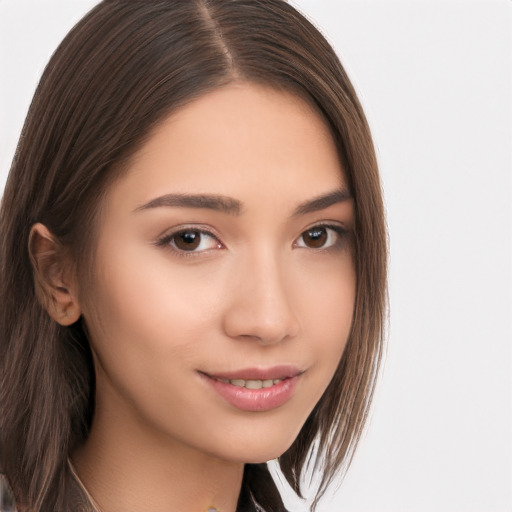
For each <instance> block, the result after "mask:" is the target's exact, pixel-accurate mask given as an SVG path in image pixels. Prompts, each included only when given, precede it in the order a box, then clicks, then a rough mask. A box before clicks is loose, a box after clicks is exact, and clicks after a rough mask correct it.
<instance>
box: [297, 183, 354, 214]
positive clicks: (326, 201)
mask: <svg viewBox="0 0 512 512" xmlns="http://www.w3.org/2000/svg"><path fill="white" fill-rule="evenodd" d="M351 198H352V194H351V193H350V191H349V190H348V189H346V188H340V189H338V190H334V191H333V192H328V193H327V194H322V195H320V196H318V197H315V198H314V199H311V200H309V201H305V202H303V203H301V204H299V206H297V208H295V211H294V212H293V217H297V216H299V215H305V214H307V213H312V212H317V211H320V210H324V209H325V208H329V206H332V205H334V204H337V203H343V202H345V201H348V200H349V199H351Z"/></svg>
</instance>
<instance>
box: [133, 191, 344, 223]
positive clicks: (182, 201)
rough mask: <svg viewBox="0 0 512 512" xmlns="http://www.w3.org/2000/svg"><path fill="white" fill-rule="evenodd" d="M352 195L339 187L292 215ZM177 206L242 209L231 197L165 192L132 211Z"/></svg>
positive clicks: (229, 211)
mask: <svg viewBox="0 0 512 512" xmlns="http://www.w3.org/2000/svg"><path fill="white" fill-rule="evenodd" d="M351 197H352V195H351V194H350V192H349V190H348V189H346V188H340V189H338V190H334V191H332V192H328V193H326V194H322V195H320V196H318V197H315V198H314V199H310V200H308V201H304V202H303V203H301V204H299V206H297V208H295V210H294V212H293V214H292V217H298V216H300V215H305V214H307V213H312V212H316V211H320V210H324V209H325V208H328V207H329V206H332V205H334V204H337V203H342V202H344V201H347V200H349V199H351ZM161 207H179V208H204V209H208V210H214V211H218V212H222V213H227V214H229V215H237V216H238V215H240V214H241V213H242V211H243V207H242V203H241V202H240V201H239V200H237V199H233V198H232V197H227V196H222V195H210V194H165V195H163V196H159V197H156V198H155V199H152V200H151V201H149V202H147V203H145V204H143V205H141V206H138V207H137V208H135V210H134V211H136V212H137V211H141V210H149V209H151V208H161Z"/></svg>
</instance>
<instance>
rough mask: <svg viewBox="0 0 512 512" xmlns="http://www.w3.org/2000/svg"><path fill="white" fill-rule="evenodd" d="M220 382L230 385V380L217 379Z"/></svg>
mask: <svg viewBox="0 0 512 512" xmlns="http://www.w3.org/2000/svg"><path fill="white" fill-rule="evenodd" d="M217 380H219V381H220V382H224V384H229V379H217Z"/></svg>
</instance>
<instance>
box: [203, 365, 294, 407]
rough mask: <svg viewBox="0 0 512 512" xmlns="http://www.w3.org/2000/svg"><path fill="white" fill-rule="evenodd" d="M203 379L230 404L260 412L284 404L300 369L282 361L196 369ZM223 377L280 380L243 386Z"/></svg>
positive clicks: (291, 393)
mask: <svg viewBox="0 0 512 512" xmlns="http://www.w3.org/2000/svg"><path fill="white" fill-rule="evenodd" d="M198 373H199V375H200V376H201V377H202V378H203V380H204V381H205V382H206V383H207V384H208V385H209V387H210V388H211V389H213V390H214V391H215V392H216V393H217V394H218V395H220V396H221V397H222V398H223V399H224V400H226V401H227V402H228V403H229V404H230V405H232V406H233V407H235V408H236V409H240V410H242V411H251V412H264V411H270V410H272V409H276V408H277V407H280V406H282V405H284V404H285V403H286V402H287V401H288V400H289V399H290V398H291V397H292V396H293V393H294V391H295V388H296V386H297V383H298V381H299V379H300V377H301V375H302V374H303V373H304V371H303V370H301V369H300V368H299V367H298V366H296V365H291V364H286V365H278V366H272V367H267V368H263V367H260V368H244V369H240V370H235V371H229V372H219V373H212V374H210V373H205V372H198ZM220 379H223V380H226V379H227V380H234V379H243V380H270V379H272V380H276V379H280V382H278V383H277V384H273V385H272V386H270V387H268V388H261V389H247V388H245V387H239V386H235V385H233V384H230V383H226V382H222V381H221V380H220Z"/></svg>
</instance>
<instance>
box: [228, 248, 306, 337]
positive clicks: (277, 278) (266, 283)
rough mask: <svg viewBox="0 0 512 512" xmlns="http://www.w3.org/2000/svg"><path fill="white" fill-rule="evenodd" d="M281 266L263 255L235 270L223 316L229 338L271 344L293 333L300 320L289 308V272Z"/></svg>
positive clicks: (294, 333) (290, 296) (290, 303)
mask: <svg viewBox="0 0 512 512" xmlns="http://www.w3.org/2000/svg"><path fill="white" fill-rule="evenodd" d="M284 266H285V265H284V264H283V263H282V262H281V263H280V262H279V259H278V258H277V257H275V256H273V255H270V254H266V255H261V257H253V258H250V259H249V261H248V262H246V264H245V265H241V266H240V267H239V268H238V269H237V271H236V272H235V274H236V280H233V281H232V282H233V286H232V287H231V290H232V296H231V300H230V301H228V304H229V305H228V307H227V308H226V310H225V313H224V318H223V328H224V332H225V333H226V334H227V335H228V336H229V337H231V338H236V339H240V340H251V339H252V340H256V341H258V342H259V343H260V344H262V345H272V344H275V343H279V342H281V341H283V340H285V339H287V338H293V337H295V336H297V334H298V333H299V331H300V321H299V317H298V316H297V311H295V310H294V308H293V300H292V299H293V297H292V294H293V291H292V289H291V284H292V283H291V282H290V280H291V276H290V271H289V269H288V271H287V270H286V269H285V268H283V267H284ZM231 279H233V276H232V277H231Z"/></svg>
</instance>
